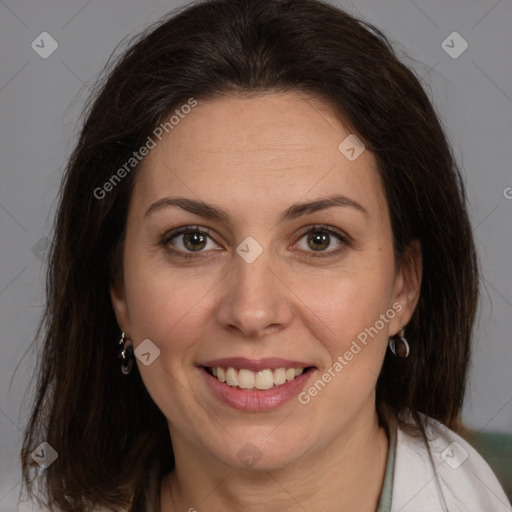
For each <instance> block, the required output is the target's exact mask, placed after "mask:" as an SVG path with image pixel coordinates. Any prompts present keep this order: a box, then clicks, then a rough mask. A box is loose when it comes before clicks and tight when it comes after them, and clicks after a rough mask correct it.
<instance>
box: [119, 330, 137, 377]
mask: <svg viewBox="0 0 512 512" xmlns="http://www.w3.org/2000/svg"><path fill="white" fill-rule="evenodd" d="M118 345H119V347H120V348H121V350H120V351H119V354H118V356H117V357H119V359H121V371H122V372H123V374H124V375H128V374H129V373H130V372H131V371H132V368H133V345H132V340H130V339H128V338H125V335H124V331H123V333H122V334H121V339H120V340H119V341H118Z"/></svg>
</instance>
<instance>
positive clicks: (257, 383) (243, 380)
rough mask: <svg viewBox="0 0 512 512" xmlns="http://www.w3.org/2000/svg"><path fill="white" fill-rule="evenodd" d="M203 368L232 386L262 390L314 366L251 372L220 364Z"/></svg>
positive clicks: (279, 383) (277, 385)
mask: <svg viewBox="0 0 512 512" xmlns="http://www.w3.org/2000/svg"><path fill="white" fill-rule="evenodd" d="M203 368H204V369H205V370H206V371H207V372H208V373H209V374H210V375H211V376H212V377H214V378H216V379H217V380H218V381H220V382H223V383H224V384H227V385H228V386H230V387H232V388H236V389H242V390H249V391H255V390H260V391H264V390H267V389H272V388H277V387H280V386H282V385H284V384H286V383H287V382H290V381H292V380H294V379H295V378H296V377H298V376H299V375H302V374H303V373H307V372H309V371H311V370H313V369H314V366H307V367H305V368H284V367H283V368H275V369H270V368H269V369H265V370H260V371H258V372H253V371H252V370H247V369H245V368H240V369H236V368H233V367H228V368H222V367H220V366H216V367H209V366H203Z"/></svg>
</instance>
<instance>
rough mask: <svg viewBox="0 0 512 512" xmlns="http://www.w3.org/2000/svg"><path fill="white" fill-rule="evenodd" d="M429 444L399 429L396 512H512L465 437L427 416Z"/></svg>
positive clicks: (511, 508)
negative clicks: (397, 511) (447, 511)
mask: <svg viewBox="0 0 512 512" xmlns="http://www.w3.org/2000/svg"><path fill="white" fill-rule="evenodd" d="M426 432H427V438H428V446H427V445H426V443H425V441H424V439H423V437H414V436H412V435H410V434H408V433H406V432H405V431H403V430H402V429H400V428H398V427H397V438H396V439H397V446H396V454H395V471H394V479H393V506H392V511H395V510H400V511H401V512H412V511H414V512H420V511H423V510H425V511H428V512H435V511H438V510H439V511H440V512H441V511H445V510H449V511H450V512H456V511H461V512H462V511H464V512H484V511H488V510H489V511H490V510H492V511H493V512H512V507H511V505H510V502H509V501H508V499H507V497H506V495H505V492H504V490H503V489H502V487H501V485H500V483H499V482H498V479H497V478H496V476H495V475H494V473H493V472H492V470H491V468H490V467H489V465H488V464H487V462H486V461H485V460H484V459H483V457H482V456H481V455H480V454H479V453H478V452H477V451H476V450H475V449H474V448H473V447H472V446H471V445H470V444H469V443H468V442H467V441H466V440H464V439H463V438H462V437H461V436H460V435H458V434H456V433H455V432H453V431H452V430H450V429H449V428H447V427H446V426H444V425H442V424H441V423H439V422H438V421H436V420H434V419H432V418H427V429H426Z"/></svg>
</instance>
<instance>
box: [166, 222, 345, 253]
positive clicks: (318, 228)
mask: <svg viewBox="0 0 512 512" xmlns="http://www.w3.org/2000/svg"><path fill="white" fill-rule="evenodd" d="M192 233H201V234H203V235H207V236H208V237H210V238H211V239H212V240H213V238H212V236H211V231H210V230H209V229H207V228H200V227H199V226H184V227H182V228H178V229H175V230H173V231H170V232H168V233H165V234H164V236H163V237H162V239H161V241H160V243H159V245H161V246H162V247H164V248H165V249H166V250H167V251H168V253H169V254H171V255H172V256H176V257H178V258H183V259H185V260H192V259H197V258H204V256H201V253H202V251H199V252H198V253H197V254H194V253H192V252H184V251H179V250H176V249H169V247H168V244H169V242H170V241H171V240H172V239H173V238H175V237H177V236H179V235H183V234H192ZM310 233H328V234H329V235H333V236H335V237H336V238H338V240H339V241H340V242H341V243H342V245H341V246H340V247H339V248H338V249H335V250H333V251H329V252H327V253H326V252H325V251H320V252H319V253H317V254H315V253H314V252H312V253H311V254H309V255H308V256H307V257H310V258H328V257H332V256H336V255H338V254H339V253H341V252H342V251H343V250H345V247H351V244H350V243H349V241H348V239H347V237H345V236H343V235H342V234H341V233H339V232H338V231H335V230H333V229H332V228H331V227H330V226H327V225H325V224H319V225H315V226H312V227H311V228H310V229H309V230H308V231H305V232H304V233H302V234H301V236H300V238H299V240H301V239H302V238H303V237H304V236H305V235H309V234H310ZM322 253H323V254H322Z"/></svg>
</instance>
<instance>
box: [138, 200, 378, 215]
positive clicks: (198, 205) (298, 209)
mask: <svg viewBox="0 0 512 512" xmlns="http://www.w3.org/2000/svg"><path fill="white" fill-rule="evenodd" d="M171 206H176V207H178V208H181V209H182V210H186V211H188V212H191V213H194V214H196V215H199V216H201V217H205V218H207V219H212V220H219V221H223V222H229V214H228V213H227V212H226V211H224V210H222V209H220V208H218V207H217V206H213V205H211V204H208V203H205V202H203V201H196V200H194V199H187V198H185V197H163V198H162V199H159V200H158V201H155V202H154V203H153V204H152V205H151V206H150V207H149V208H148V209H147V210H146V213H145V214H144V216H145V217H148V216H149V215H150V214H151V213H153V212H155V211H157V210H160V209H162V208H167V207H171ZM334 207H344V208H353V209H355V210H357V211H359V212H361V213H363V214H364V215H365V216H366V217H369V216H370V215H369V213H368V211H367V210H366V209H365V208H364V206H362V205H361V204H360V203H358V202H357V201H354V200H353V199H350V198H349V197H346V196H343V195H334V196H328V197H324V198H320V199H316V200H315V201H309V202H302V203H296V204H293V205H292V206H290V207H289V208H287V209H286V210H285V211H284V212H282V213H281V215H280V216H279V222H283V221H290V220H294V219H297V218H298V217H301V216H303V215H308V214H312V213H315V212H317V211H320V210H325V209H327V208H334Z"/></svg>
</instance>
